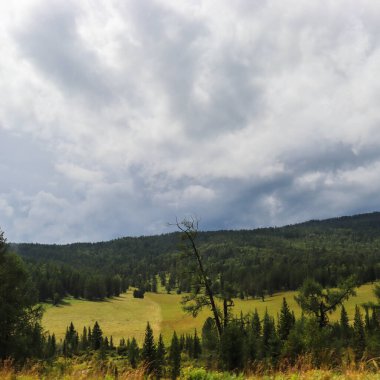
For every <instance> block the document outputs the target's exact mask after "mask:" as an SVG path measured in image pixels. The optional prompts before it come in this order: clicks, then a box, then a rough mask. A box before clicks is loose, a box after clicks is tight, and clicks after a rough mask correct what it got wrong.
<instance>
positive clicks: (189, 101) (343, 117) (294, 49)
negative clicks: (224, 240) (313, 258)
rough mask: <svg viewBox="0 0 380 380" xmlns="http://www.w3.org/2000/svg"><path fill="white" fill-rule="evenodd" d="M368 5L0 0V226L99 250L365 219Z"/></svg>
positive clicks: (375, 21) (375, 149)
mask: <svg viewBox="0 0 380 380" xmlns="http://www.w3.org/2000/svg"><path fill="white" fill-rule="evenodd" d="M379 19H380V2H378V1H373V0H287V1H283V0H273V1H269V0H268V1H266V0H236V1H230V0H191V1H178V0H165V1H163V0H125V1H119V0H107V1H101V0H86V1H84V0H18V1H13V2H10V1H9V2H5V1H2V2H0V46H1V54H0V89H1V92H2V94H1V97H0V229H1V230H3V231H4V233H5V236H6V237H7V239H8V241H12V242H40V243H68V242H77V241H101V240H109V239H114V238H118V237H122V236H138V235H152V234H160V233H167V232H170V231H173V226H168V223H173V222H174V221H175V220H176V218H178V219H179V220H181V219H182V218H184V217H186V216H189V215H192V216H195V217H196V218H198V219H199V227H200V229H202V230H217V229H240V228H247V229H251V228H256V227H263V226H280V225H284V224H293V223H297V222H302V221H305V220H309V219H323V218H328V217H335V216H341V215H352V214H356V213H364V212H371V211H378V210H380V75H379V70H380V69H379V68H380V23H379Z"/></svg>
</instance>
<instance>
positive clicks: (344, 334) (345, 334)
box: [340, 305, 350, 340]
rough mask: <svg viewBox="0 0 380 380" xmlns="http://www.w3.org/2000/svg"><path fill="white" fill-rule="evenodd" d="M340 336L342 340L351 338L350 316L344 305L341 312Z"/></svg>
mask: <svg viewBox="0 0 380 380" xmlns="http://www.w3.org/2000/svg"><path fill="white" fill-rule="evenodd" d="M340 335H341V338H342V339H344V340H346V339H348V338H349V336H350V325H349V320H348V314H347V311H346V309H345V307H344V306H343V305H342V308H341V311H340Z"/></svg>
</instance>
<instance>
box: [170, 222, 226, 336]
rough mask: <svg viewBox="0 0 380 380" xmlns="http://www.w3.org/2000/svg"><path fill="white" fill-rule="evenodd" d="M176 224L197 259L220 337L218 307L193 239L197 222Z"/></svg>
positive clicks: (220, 326)
mask: <svg viewBox="0 0 380 380" xmlns="http://www.w3.org/2000/svg"><path fill="white" fill-rule="evenodd" d="M176 225H177V227H178V229H179V230H180V231H182V232H183V233H184V234H185V235H186V237H187V239H188V240H189V241H190V244H191V248H192V251H193V253H194V256H195V258H196V260H197V264H198V269H199V272H200V275H201V277H202V280H203V282H204V285H205V288H206V295H207V296H208V298H209V300H210V305H211V311H212V313H213V315H214V321H215V326H216V329H217V331H218V335H219V338H220V337H221V336H222V332H223V328H222V324H221V322H220V317H219V314H218V309H217V307H216V303H215V299H214V294H213V291H212V289H211V283H210V279H209V278H208V277H207V274H206V271H205V269H204V267H203V263H202V259H201V256H200V254H199V251H198V249H197V247H196V245H195V241H194V234H196V232H197V230H198V223H197V222H196V223H194V220H184V221H182V222H181V223H179V222H178V221H177V222H176Z"/></svg>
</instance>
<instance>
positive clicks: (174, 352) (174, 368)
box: [169, 331, 181, 380]
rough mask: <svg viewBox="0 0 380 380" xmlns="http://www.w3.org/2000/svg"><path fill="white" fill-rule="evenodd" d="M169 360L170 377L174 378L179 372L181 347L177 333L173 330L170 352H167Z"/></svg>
mask: <svg viewBox="0 0 380 380" xmlns="http://www.w3.org/2000/svg"><path fill="white" fill-rule="evenodd" d="M169 362H170V377H171V379H173V380H175V379H176V378H177V377H178V376H179V375H180V372H181V349H180V346H179V339H178V336H177V333H176V332H175V331H174V333H173V337H172V341H171V345H170V352H169Z"/></svg>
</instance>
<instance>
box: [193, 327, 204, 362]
mask: <svg viewBox="0 0 380 380" xmlns="http://www.w3.org/2000/svg"><path fill="white" fill-rule="evenodd" d="M201 353H202V346H201V341H200V339H199V337H198V334H197V329H195V331H194V338H193V347H192V357H193V358H194V359H198V358H199V356H200V355H201Z"/></svg>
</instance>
